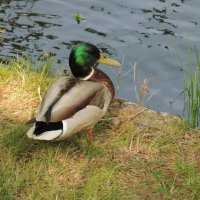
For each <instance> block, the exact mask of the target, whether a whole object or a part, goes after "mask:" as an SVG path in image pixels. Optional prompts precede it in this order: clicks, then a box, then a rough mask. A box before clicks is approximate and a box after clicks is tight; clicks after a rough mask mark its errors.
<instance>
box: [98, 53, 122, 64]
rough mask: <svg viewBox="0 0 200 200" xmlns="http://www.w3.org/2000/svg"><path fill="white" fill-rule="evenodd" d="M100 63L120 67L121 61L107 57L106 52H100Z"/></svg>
mask: <svg viewBox="0 0 200 200" xmlns="http://www.w3.org/2000/svg"><path fill="white" fill-rule="evenodd" d="M97 61H98V62H99V63H102V64H106V65H110V66H114V67H120V66H121V63H119V62H118V61H116V60H113V59H111V58H107V57H106V56H105V55H104V54H102V53H101V54H100V58H99V60H97Z"/></svg>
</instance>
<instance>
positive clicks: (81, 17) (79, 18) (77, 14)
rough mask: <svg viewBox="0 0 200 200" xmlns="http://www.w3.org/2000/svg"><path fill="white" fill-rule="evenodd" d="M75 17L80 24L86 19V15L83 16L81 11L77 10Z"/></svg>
mask: <svg viewBox="0 0 200 200" xmlns="http://www.w3.org/2000/svg"><path fill="white" fill-rule="evenodd" d="M74 19H75V20H76V22H77V23H78V24H80V22H81V21H82V20H86V18H85V17H83V16H81V14H80V12H76V13H75V15H74Z"/></svg>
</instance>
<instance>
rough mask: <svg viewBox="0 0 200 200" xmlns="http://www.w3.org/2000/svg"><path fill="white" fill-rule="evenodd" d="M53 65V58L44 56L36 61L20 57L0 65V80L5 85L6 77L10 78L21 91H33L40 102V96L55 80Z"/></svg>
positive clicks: (27, 57)
mask: <svg viewBox="0 0 200 200" xmlns="http://www.w3.org/2000/svg"><path fill="white" fill-rule="evenodd" d="M54 65H55V58H54V57H53V56H47V55H46V54H45V55H44V56H43V57H41V58H38V59H37V60H33V59H32V58H31V57H29V56H26V57H24V56H20V57H17V58H14V59H12V60H9V61H7V62H5V63H0V79H1V80H2V83H5V80H7V78H8V76H9V77H10V78H11V77H12V79H13V81H15V80H18V82H17V84H19V85H20V88H21V89H25V90H30V91H35V94H36V96H39V99H40V100H41V95H42V94H43V93H44V91H45V90H46V88H47V86H48V85H49V83H51V82H52V81H53V80H54V79H55V76H54V75H53V74H52V68H53V67H54ZM3 80H4V81H3Z"/></svg>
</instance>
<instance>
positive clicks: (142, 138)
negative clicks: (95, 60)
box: [0, 61, 200, 200]
mask: <svg viewBox="0 0 200 200" xmlns="http://www.w3.org/2000/svg"><path fill="white" fill-rule="evenodd" d="M16 63H17V64H16ZM8 65H9V66H10V68H8V67H6V68H5V67H3V66H0V96H1V98H0V149H1V150H0V199H6V200H9V199H15V200H16V199H19V200H23V199H30V200H32V199H36V200H40V199H41V200H45V199H46V200H51V199H52V200H55V199H58V200H59V199H64V200H68V199H69V200H77V199H81V200H86V199H87V200H88V199H90V200H93V199H102V200H108V199H109V200H111V199H113V200H115V199H116V200H118V199H130V200H132V199H134V200H139V199H141V200H144V199H146V200H147V199H149V200H150V199H152V200H155V199H175V200H179V199H180V200H184V199H185V200H190V199H194V200H195V199H196V200H197V199H199V196H200V172H199V168H198V167H199V166H200V157H199V156H200V155H199V152H200V146H199V142H200V132H199V131H198V130H191V131H186V130H185V129H184V126H183V125H182V122H181V121H180V119H178V118H176V117H173V116H170V115H168V114H165V113H156V112H153V111H150V110H145V111H144V108H143V107H139V106H137V105H130V104H127V103H123V102H122V103H119V102H116V101H115V102H114V103H113V104H112V106H111V109H110V113H108V114H107V116H106V117H105V118H104V119H103V120H102V121H100V122H99V123H98V124H97V125H96V127H95V130H94V133H95V135H94V142H93V144H92V145H88V144H87V139H86V138H87V136H86V134H85V133H84V132H83V133H80V134H78V135H76V136H74V137H72V138H71V139H70V140H68V141H63V142H42V141H34V140H29V139H28V138H27V137H26V135H25V133H26V131H27V130H28V128H29V127H28V126H25V121H26V120H28V119H30V117H31V116H32V115H33V113H35V112H37V107H38V104H39V102H40V96H42V95H43V93H44V91H45V89H46V88H47V86H48V85H49V84H51V83H52V82H53V81H54V80H55V77H51V76H50V75H49V73H45V71H46V70H45V67H44V68H43V69H44V71H43V70H40V71H37V70H36V72H34V73H31V72H30V69H29V68H27V67H25V68H24V67H22V66H24V65H25V66H27V64H26V63H25V64H24V63H20V62H16V61H14V62H12V63H8ZM42 71H43V72H42ZM47 71H48V70H47ZM141 111H143V112H141Z"/></svg>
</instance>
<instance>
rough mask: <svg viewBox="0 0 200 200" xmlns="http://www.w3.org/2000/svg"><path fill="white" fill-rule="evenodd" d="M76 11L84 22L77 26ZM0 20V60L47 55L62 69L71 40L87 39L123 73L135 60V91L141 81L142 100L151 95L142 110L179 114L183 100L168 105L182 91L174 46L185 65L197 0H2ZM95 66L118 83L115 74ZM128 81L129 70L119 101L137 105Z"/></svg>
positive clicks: (198, 15) (194, 37)
mask: <svg viewBox="0 0 200 200" xmlns="http://www.w3.org/2000/svg"><path fill="white" fill-rule="evenodd" d="M77 11H78V12H80V14H81V15H82V16H83V17H85V18H86V20H82V21H81V22H80V23H79V24H78V23H77V22H76V20H75V19H74V15H75V13H76V12H77ZM0 22H1V23H0V30H1V31H0V49H1V51H0V59H2V60H6V59H9V58H10V57H12V56H16V55H17V54H20V55H21V54H24V55H28V54H30V55H31V56H33V57H36V58H37V57H39V56H40V55H41V54H42V53H43V52H52V53H54V54H55V55H56V59H57V61H58V64H57V65H56V70H58V71H62V70H64V69H66V66H67V65H68V62H67V60H68V56H69V52H70V48H71V46H72V45H73V44H74V42H75V41H77V40H82V41H89V42H91V43H93V44H96V45H97V46H98V47H99V48H101V49H102V50H103V51H104V52H105V53H106V54H107V55H108V56H111V57H112V58H115V59H118V60H119V61H121V60H122V59H123V57H124V59H123V60H124V66H123V69H122V70H123V72H127V71H128V70H129V69H131V67H132V66H133V64H134V63H135V62H137V67H136V79H135V84H136V86H137V88H139V86H140V85H141V84H142V83H143V81H144V79H145V78H146V79H147V82H148V90H149V91H148V93H147V96H146V97H147V98H149V97H151V96H152V98H150V100H149V101H146V102H145V105H146V106H149V107H152V108H153V109H155V110H158V111H167V112H170V113H173V114H177V115H178V114H181V113H182V109H183V98H178V99H177V100H176V101H175V103H174V104H173V106H172V107H170V103H169V102H170V101H172V100H173V99H174V98H175V97H176V96H177V95H178V94H179V93H180V92H181V91H182V90H183V72H182V70H181V67H180V63H179V60H178V58H177V56H176V53H175V50H174V47H173V46H174V45H176V48H177V49H178V51H179V52H180V54H181V55H182V56H183V60H184V62H187V48H186V40H187V38H189V40H190V43H191V44H193V43H195V44H198V42H199V40H200V37H199V35H200V34H199V33H200V28H199V23H200V12H199V0H148V1H147V0H134V1H133V0H124V1H121V0H110V1H107V0H84V1H83V0H26V1H25V0H21V1H14V0H1V3H0ZM2 30H4V31H2ZM99 68H101V69H102V70H103V71H105V72H106V73H108V74H109V76H110V77H111V78H112V80H113V82H114V83H115V85H116V84H117V74H116V73H117V71H116V70H115V72H113V70H111V69H110V68H107V67H105V66H99ZM133 77H134V73H133V70H132V71H130V72H129V73H127V74H126V76H124V77H123V78H122V79H121V80H120V90H119V97H121V98H126V99H128V100H129V101H133V102H137V97H136V93H135V89H134V81H133ZM147 98H146V99H147Z"/></svg>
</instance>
